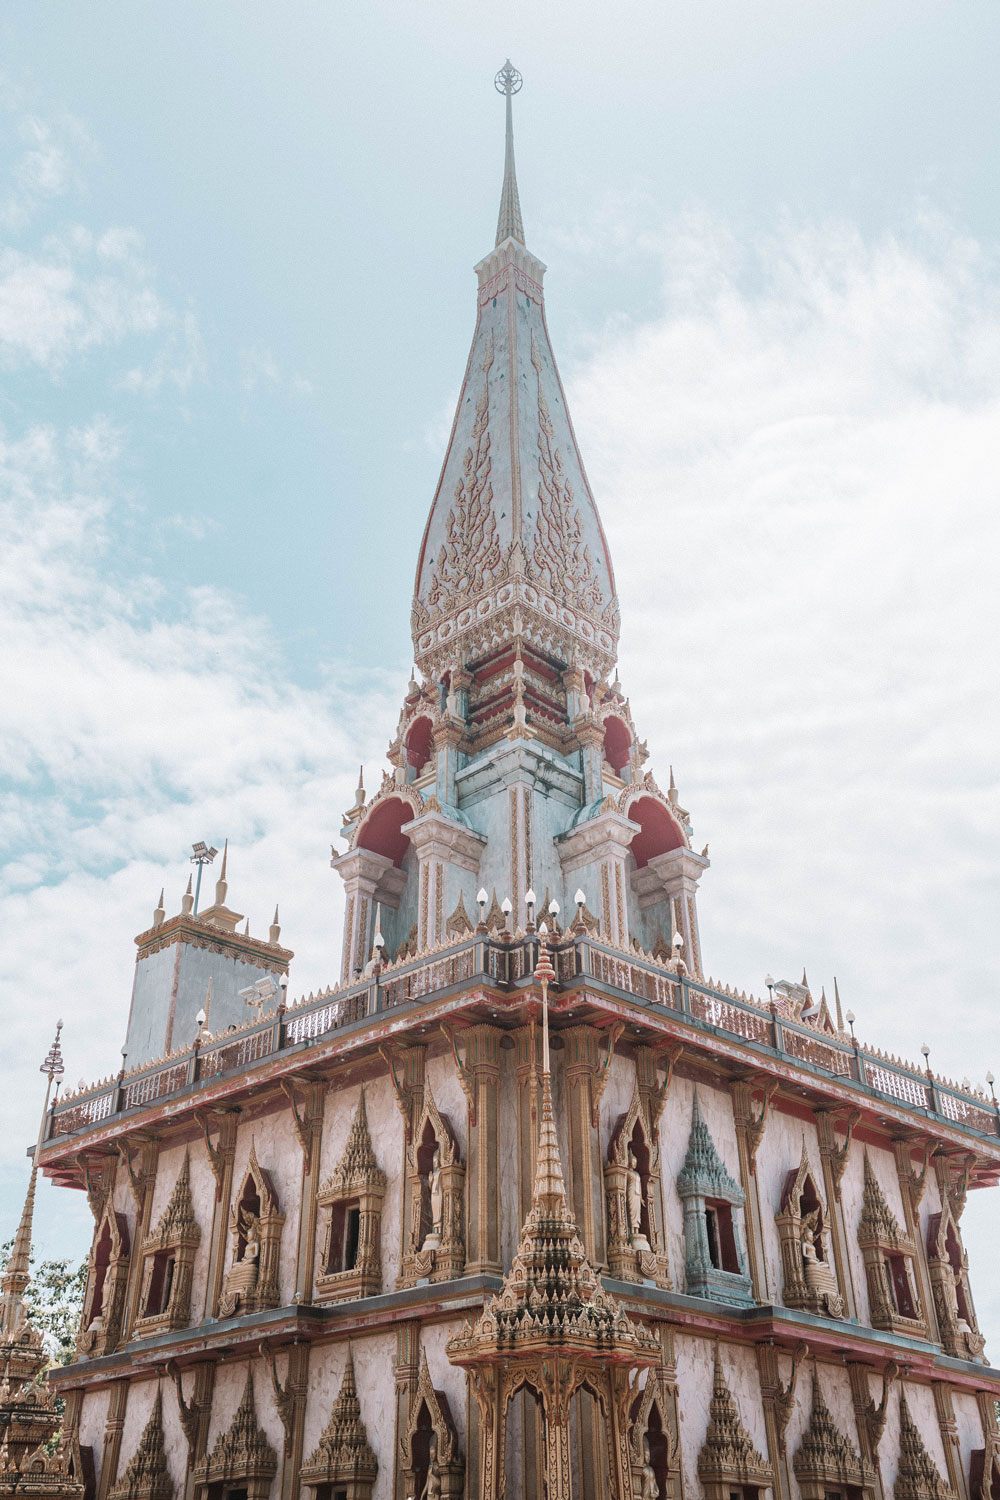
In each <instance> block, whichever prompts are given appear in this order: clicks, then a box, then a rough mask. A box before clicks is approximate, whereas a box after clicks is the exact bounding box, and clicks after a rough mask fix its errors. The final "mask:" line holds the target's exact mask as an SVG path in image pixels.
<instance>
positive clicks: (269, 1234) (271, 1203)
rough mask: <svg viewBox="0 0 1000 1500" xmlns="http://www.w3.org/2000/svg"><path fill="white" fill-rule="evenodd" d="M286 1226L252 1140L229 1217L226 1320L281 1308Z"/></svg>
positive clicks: (224, 1295)
mask: <svg viewBox="0 0 1000 1500" xmlns="http://www.w3.org/2000/svg"><path fill="white" fill-rule="evenodd" d="M284 1223H285V1216H284V1214H283V1213H282V1212H281V1211H280V1209H279V1207H278V1198H277V1194H276V1193H275V1191H274V1187H273V1185H272V1183H271V1177H270V1174H269V1173H268V1172H265V1171H264V1169H263V1168H262V1167H261V1165H260V1163H259V1162H258V1160H257V1152H256V1149H255V1146H254V1143H253V1141H251V1143H250V1159H249V1161H248V1162H247V1168H246V1172H245V1173H244V1176H243V1181H242V1183H241V1185H240V1190H239V1192H238V1194H237V1196H236V1198H235V1200H234V1202H233V1207H232V1212H231V1213H230V1218H229V1227H230V1234H231V1236H232V1241H233V1259H232V1264H231V1266H230V1268H229V1272H228V1274H227V1276H226V1283H225V1287H224V1288H223V1293H222V1297H221V1300H220V1302H219V1312H220V1314H221V1315H222V1317H224V1318H230V1317H233V1316H234V1315H235V1314H236V1313H250V1312H260V1311H261V1310H262V1309H263V1308H265V1307H277V1305H278V1302H279V1299H280V1291H279V1285H278V1271H279V1265H280V1257H281V1231H282V1228H283V1227H284Z"/></svg>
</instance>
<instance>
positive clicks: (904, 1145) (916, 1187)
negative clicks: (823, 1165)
mask: <svg viewBox="0 0 1000 1500" xmlns="http://www.w3.org/2000/svg"><path fill="white" fill-rule="evenodd" d="M892 1150H893V1154H894V1156H895V1158H896V1175H897V1177H898V1178H899V1195H900V1197H901V1198H902V1200H903V1217H904V1219H905V1221H906V1232H907V1234H908V1235H909V1236H910V1238H911V1239H912V1240H913V1243H914V1244H915V1245H916V1247H917V1253H916V1255H915V1256H914V1269H915V1271H916V1273H917V1287H918V1289H919V1294H920V1306H921V1311H922V1312H923V1315H924V1322H925V1323H926V1324H927V1328H928V1332H929V1335H930V1337H931V1338H932V1339H933V1340H934V1342H935V1343H936V1344H940V1342H941V1329H940V1328H939V1326H938V1317H937V1308H936V1307H935V1305H934V1292H933V1289H932V1287H931V1276H930V1270H929V1269H928V1265H927V1244H926V1240H925V1238H924V1235H923V1234H922V1233H921V1232H920V1200H921V1198H922V1197H923V1196H924V1185H925V1183H926V1180H927V1166H928V1161H927V1158H926V1157H925V1158H924V1166H923V1171H921V1172H914V1170H913V1144H912V1142H911V1141H906V1140H902V1139H900V1140H894V1141H893V1143H892ZM946 1446H947V1445H946ZM952 1488H954V1485H953V1486H952Z"/></svg>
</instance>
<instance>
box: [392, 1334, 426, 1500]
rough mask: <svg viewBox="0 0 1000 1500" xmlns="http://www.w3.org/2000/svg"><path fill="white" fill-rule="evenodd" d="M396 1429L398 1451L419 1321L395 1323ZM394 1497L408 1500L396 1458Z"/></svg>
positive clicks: (414, 1375) (412, 1385) (413, 1380)
mask: <svg viewBox="0 0 1000 1500" xmlns="http://www.w3.org/2000/svg"><path fill="white" fill-rule="evenodd" d="M394 1372H395V1378H396V1433H395V1440H394V1442H393V1445H392V1452H393V1454H394V1455H397V1454H399V1453H400V1452H401V1445H402V1443H403V1438H404V1435H405V1433H406V1428H407V1423H408V1422H409V1418H410V1401H411V1400H412V1398H413V1393H414V1391H415V1389H416V1385H417V1380H418V1379H419V1376H420V1324H419V1323H398V1324H397V1325H396V1360H395V1365H394ZM393 1473H394V1475H395V1479H394V1482H393V1489H392V1494H393V1500H408V1497H407V1494H406V1476H405V1475H404V1473H403V1468H402V1465H401V1464H400V1463H399V1461H398V1459H395V1461H394V1464H393Z"/></svg>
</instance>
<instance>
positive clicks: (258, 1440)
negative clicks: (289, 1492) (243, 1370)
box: [194, 1369, 278, 1494]
mask: <svg viewBox="0 0 1000 1500" xmlns="http://www.w3.org/2000/svg"><path fill="white" fill-rule="evenodd" d="M277 1472H278V1455H277V1454H276V1453H275V1451H274V1449H273V1448H272V1447H271V1445H270V1443H269V1442H268V1440H267V1435H266V1433H265V1432H264V1431H263V1429H262V1428H261V1425H260V1423H259V1422H258V1420H257V1408H256V1406H255V1404H254V1394H253V1372H252V1370H250V1369H248V1370H247V1380H246V1385H245V1386H244V1388H243V1397H242V1400H241V1401H240V1404H239V1406H238V1407H237V1408H236V1415H235V1416H234V1417H233V1420H232V1422H231V1423H230V1425H229V1428H228V1429H227V1430H226V1431H225V1432H223V1433H220V1435H219V1436H218V1438H216V1440H215V1447H214V1448H213V1449H212V1452H211V1453H210V1454H206V1456H205V1457H204V1458H203V1459H202V1460H201V1462H200V1463H199V1464H196V1465H195V1470H194V1474H195V1479H196V1480H197V1481H198V1482H199V1483H201V1484H217V1483H219V1482H229V1481H232V1480H234V1479H243V1480H246V1481H247V1483H248V1485H250V1484H252V1483H253V1482H254V1481H257V1485H256V1486H255V1490H256V1492H257V1493H264V1494H266V1492H267V1491H266V1488H264V1489H263V1491H261V1489H260V1486H261V1485H264V1484H265V1483H266V1485H269V1484H270V1481H271V1480H272V1479H273V1478H274V1476H275V1474H276V1473H277Z"/></svg>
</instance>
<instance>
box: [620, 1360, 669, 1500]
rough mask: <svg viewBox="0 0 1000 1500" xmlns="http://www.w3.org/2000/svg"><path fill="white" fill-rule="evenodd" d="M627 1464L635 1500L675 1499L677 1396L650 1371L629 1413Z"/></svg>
mask: <svg viewBox="0 0 1000 1500" xmlns="http://www.w3.org/2000/svg"><path fill="white" fill-rule="evenodd" d="M629 1463H630V1464H631V1467H632V1488H633V1493H634V1495H635V1496H636V1500H678V1497H679V1496H680V1493H681V1486H680V1444H679V1442H678V1437H677V1406H676V1395H675V1394H672V1393H670V1392H668V1391H667V1390H666V1389H665V1388H664V1386H663V1383H662V1382H661V1380H659V1379H657V1377H656V1376H655V1375H654V1374H650V1376H649V1379H648V1380H647V1381H646V1384H645V1387H644V1388H643V1390H641V1391H640V1392H639V1394H638V1395H637V1396H636V1398H635V1401H634V1402H633V1403H632V1409H631V1412H630V1413H629Z"/></svg>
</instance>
